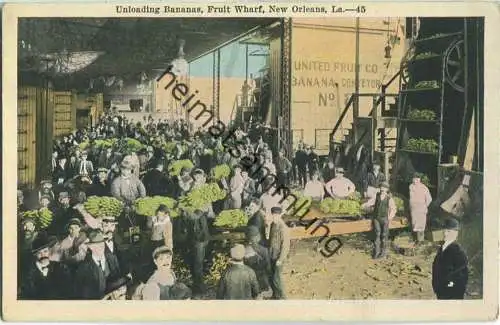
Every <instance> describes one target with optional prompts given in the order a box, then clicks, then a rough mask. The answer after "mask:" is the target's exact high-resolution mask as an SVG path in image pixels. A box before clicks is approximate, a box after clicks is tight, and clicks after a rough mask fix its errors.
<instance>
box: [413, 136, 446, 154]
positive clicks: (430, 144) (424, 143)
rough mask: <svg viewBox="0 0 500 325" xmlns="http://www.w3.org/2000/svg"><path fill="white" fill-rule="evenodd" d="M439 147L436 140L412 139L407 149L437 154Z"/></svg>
mask: <svg viewBox="0 0 500 325" xmlns="http://www.w3.org/2000/svg"><path fill="white" fill-rule="evenodd" d="M438 148H439V145H438V143H437V142H436V141H435V140H429V139H420V138H418V139H417V138H411V139H409V140H408V143H407V144H406V147H405V149H406V150H410V151H418V152H429V153H437V152H438Z"/></svg>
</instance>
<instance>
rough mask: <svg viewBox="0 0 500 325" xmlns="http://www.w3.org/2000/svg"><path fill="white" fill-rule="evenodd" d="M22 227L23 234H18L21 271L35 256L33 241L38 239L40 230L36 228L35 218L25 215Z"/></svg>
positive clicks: (19, 266)
mask: <svg viewBox="0 0 500 325" xmlns="http://www.w3.org/2000/svg"><path fill="white" fill-rule="evenodd" d="M22 226H23V227H22V229H21V235H20V236H18V239H19V246H18V247H19V253H18V255H19V263H18V268H19V270H20V272H23V270H22V269H25V268H27V267H29V266H30V265H31V260H32V258H33V254H32V252H31V251H32V248H33V241H34V240H35V239H36V237H37V235H38V232H37V229H36V221H35V219H33V218H29V217H25V218H23V219H22Z"/></svg>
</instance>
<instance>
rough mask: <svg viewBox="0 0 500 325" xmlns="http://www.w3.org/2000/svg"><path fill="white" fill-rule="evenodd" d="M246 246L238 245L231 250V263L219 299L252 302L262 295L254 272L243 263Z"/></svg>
mask: <svg viewBox="0 0 500 325" xmlns="http://www.w3.org/2000/svg"><path fill="white" fill-rule="evenodd" d="M244 258H245V246H243V245H241V244H236V245H235V246H234V247H233V248H231V261H230V265H229V267H228V268H227V269H226V271H225V273H224V275H223V276H222V278H221V279H220V282H219V288H218V290H217V296H216V297H217V299H221V300H252V299H255V298H257V296H258V295H259V293H260V289H259V282H258V281H257V276H256V275H255V272H254V270H252V268H250V267H249V266H246V265H245V264H244V263H243V259H244Z"/></svg>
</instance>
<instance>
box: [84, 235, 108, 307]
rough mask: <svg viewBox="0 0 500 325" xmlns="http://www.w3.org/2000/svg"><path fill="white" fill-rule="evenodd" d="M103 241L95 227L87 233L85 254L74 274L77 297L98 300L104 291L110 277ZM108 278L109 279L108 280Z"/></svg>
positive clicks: (102, 236)
mask: <svg viewBox="0 0 500 325" xmlns="http://www.w3.org/2000/svg"><path fill="white" fill-rule="evenodd" d="M105 241H106V239H105V238H104V235H103V233H102V231H100V230H98V229H95V230H91V231H90V232H89V234H88V240H87V242H86V245H87V247H88V250H87V254H86V256H85V259H84V260H83V262H82V263H80V265H79V266H78V269H77V271H76V276H75V294H76V298H77V299H83V300H100V299H102V297H104V295H105V292H106V285H107V281H112V280H115V279H112V278H110V274H111V272H110V267H109V263H108V261H107V259H106V254H105V245H106V244H105ZM108 279H109V280H108Z"/></svg>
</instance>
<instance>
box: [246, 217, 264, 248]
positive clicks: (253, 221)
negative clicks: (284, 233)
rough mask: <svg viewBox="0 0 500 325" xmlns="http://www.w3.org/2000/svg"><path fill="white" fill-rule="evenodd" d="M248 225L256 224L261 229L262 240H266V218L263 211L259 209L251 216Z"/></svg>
mask: <svg viewBox="0 0 500 325" xmlns="http://www.w3.org/2000/svg"><path fill="white" fill-rule="evenodd" d="M247 226H248V227H250V226H254V227H256V228H257V229H259V232H260V238H261V240H262V242H264V241H265V238H266V222H265V220H264V215H263V214H262V212H260V211H258V212H256V213H255V214H254V215H253V216H251V217H250V219H248V223H247Z"/></svg>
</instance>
